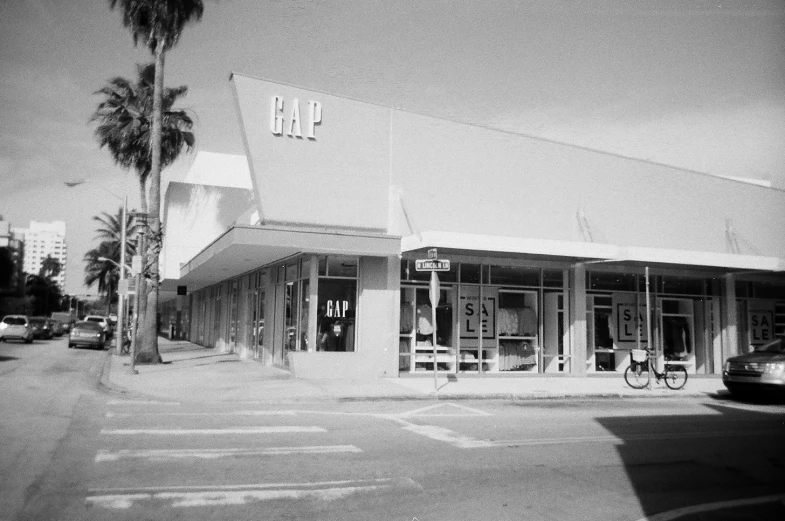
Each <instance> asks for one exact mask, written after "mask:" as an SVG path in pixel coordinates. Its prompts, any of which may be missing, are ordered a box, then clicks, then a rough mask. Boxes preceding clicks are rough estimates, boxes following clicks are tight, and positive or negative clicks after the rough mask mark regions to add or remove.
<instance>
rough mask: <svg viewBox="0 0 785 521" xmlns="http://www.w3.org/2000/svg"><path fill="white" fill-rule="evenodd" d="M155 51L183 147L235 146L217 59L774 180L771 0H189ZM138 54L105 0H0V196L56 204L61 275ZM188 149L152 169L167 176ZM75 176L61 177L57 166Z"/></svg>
mask: <svg viewBox="0 0 785 521" xmlns="http://www.w3.org/2000/svg"><path fill="white" fill-rule="evenodd" d="M204 4H205V10H204V16H203V18H202V20H201V22H199V23H197V24H193V25H189V26H187V27H186V29H185V31H184V33H183V37H182V39H181V40H180V42H179V44H178V45H177V47H175V48H174V49H173V50H172V51H170V52H169V53H168V54H167V59H166V84H167V86H178V85H187V86H188V89H189V93H188V96H187V97H186V98H184V99H183V101H182V102H181V104H180V106H181V107H182V108H185V109H187V110H189V111H190V112H191V114H192V116H193V117H194V119H195V123H196V124H195V133H196V139H197V143H196V150H197V151H199V150H203V151H208V152H224V153H231V154H244V153H245V150H244V148H243V143H242V138H241V135H240V128H239V124H238V122H237V117H236V111H235V107H234V101H233V96H232V92H231V89H230V84H229V75H230V73H232V72H237V73H242V74H244V75H249V76H254V77H258V78H262V79H266V80H271V81H275V82H280V83H286V84H290V85H295V86H299V87H303V88H306V89H310V90H315V91H320V92H325V93H328V94H334V95H338V96H344V97H348V98H353V99H358V100H363V101H369V102H374V103H379V104H382V105H384V106H390V107H396V108H401V109H404V110H410V111H412V112H418V113H422V114H428V115H432V116H437V117H442V118H445V119H450V120H454V121H460V122H467V123H472V124H476V125H481V126H486V127H490V128H498V129H502V130H506V131H511V132H519V133H522V134H525V135H528V136H533V137H539V138H543V139H548V140H554V141H559V142H564V143H571V144H575V145H579V146H584V147H588V148H592V149H596V150H600V151H607V152H611V153H615V154H621V155H624V156H628V157H634V158H640V159H644V160H647V161H654V162H658V163H663V164H667V165H672V166H676V167H681V168H685V169H690V170H695V171H699V172H705V173H710V174H717V175H725V176H735V177H747V178H754V179H759V180H763V181H767V182H770V183H771V184H772V185H773V186H774V187H778V188H785V2H782V1H779V0H771V1H756V0H744V1H727V0H722V1H700V0H694V1H690V2H683V1H680V0H674V1H665V0H663V1H655V0H652V1H643V0H618V1H611V0H595V1H592V2H580V1H577V0H575V1H562V0H540V1H535V0H517V1H514V0H506V1H502V0H476V1H469V0H464V1H460V0H453V1H447V0H343V1H341V0H333V1H328V0H205V1H204ZM148 61H152V57H151V56H150V54H149V52H148V51H147V50H146V49H145V48H143V47H134V45H133V40H132V38H131V35H130V33H129V32H128V30H127V29H125V28H124V27H123V26H122V23H121V16H120V13H119V12H118V11H112V10H110V9H109V3H108V1H106V0H0V215H2V216H3V217H4V219H5V220H6V221H10V222H11V224H12V226H14V227H20V228H24V227H27V226H28V224H29V222H30V221H32V220H35V221H45V222H48V221H55V220H62V221H65V222H66V227H67V235H66V241H67V244H68V255H69V258H68V263H67V265H66V269H67V282H66V292H67V293H69V294H86V293H95V291H96V290H95V288H92V289H88V288H86V287H84V285H83V279H84V263H83V261H82V259H83V257H84V254H85V252H86V251H87V250H89V249H90V248H93V247H95V246H96V245H97V242H95V241H93V237H94V235H95V229H96V227H97V226H96V224H97V223H95V222H94V221H93V219H92V218H93V216H96V215H99V214H101V213H102V212H109V213H115V212H117V210H118V209H119V207H120V205H121V204H122V203H121V202H122V197H123V196H125V195H127V196H128V201H129V208H135V207H138V204H139V202H138V201H139V196H138V183H137V182H136V180H135V177H134V174H133V173H132V172H126V171H124V170H122V169H121V168H119V167H117V166H116V165H114V164H113V162H112V159H111V157H110V155H109V153H108V152H107V151H106V150H101V149H99V147H98V145H97V142H96V140H95V137H94V135H93V132H94V130H95V126H94V125H92V124H90V123H89V118H90V115H91V114H92V112H93V111H94V110H95V107H96V105H97V103H98V101H99V97H98V96H96V95H94V92H95V91H97V90H98V89H100V88H101V87H102V86H103V85H104V84H105V83H106V82H107V80H109V79H110V78H112V77H115V76H124V77H127V78H133V77H134V75H135V71H136V64H137V63H145V62H148ZM194 156H195V153H192V154H190V155H187V156H184V157H182V158H181V159H180V160H178V162H177V163H175V164H174V165H172V166H171V167H169V168H168V169H167V170H165V171H164V174H163V180H164V184H165V183H166V182H168V181H178V180H181V179H182V178H183V177H184V175H185V173H186V172H187V170H188V167H189V165H190V163H191V162H192V161H193V158H194ZM77 179H84V180H87V181H88V182H87V183H84V184H82V185H79V186H77V187H74V188H67V187H66V186H65V184H64V182H66V181H72V180H77Z"/></svg>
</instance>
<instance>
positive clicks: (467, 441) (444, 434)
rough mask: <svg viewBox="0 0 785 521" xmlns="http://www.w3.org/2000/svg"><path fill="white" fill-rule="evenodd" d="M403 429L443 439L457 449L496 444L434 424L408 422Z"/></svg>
mask: <svg viewBox="0 0 785 521" xmlns="http://www.w3.org/2000/svg"><path fill="white" fill-rule="evenodd" d="M404 430H407V431H410V432H414V433H415V434H420V435H421V436H426V437H428V438H431V439H433V440H436V441H443V442H445V443H449V444H450V445H453V446H454V447H458V448H459V449H479V448H485V447H495V446H496V444H494V443H493V442H490V441H487V440H477V439H475V438H472V437H470V436H464V435H462V434H458V433H456V432H454V431H451V430H450V429H445V428H444V427H437V426H435V425H415V424H409V425H407V426H405V427H404Z"/></svg>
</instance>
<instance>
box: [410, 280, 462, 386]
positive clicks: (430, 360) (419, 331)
mask: <svg viewBox="0 0 785 521" xmlns="http://www.w3.org/2000/svg"><path fill="white" fill-rule="evenodd" d="M454 308H455V290H454V288H444V287H442V288H441V292H440V298H439V305H438V306H437V307H436V322H435V323H434V321H433V309H432V307H431V301H430V297H429V296H428V288H427V287H414V286H411V287H402V288H401V322H400V331H399V341H398V344H399V351H398V358H399V371H401V372H412V373H414V372H428V371H433V367H434V345H433V337H434V331H435V332H436V349H435V351H436V360H435V362H436V367H437V369H438V370H439V371H443V372H449V373H454V372H455V335H454V331H455V323H454V321H455V313H454Z"/></svg>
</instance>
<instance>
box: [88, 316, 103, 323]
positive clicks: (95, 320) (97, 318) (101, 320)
mask: <svg viewBox="0 0 785 521" xmlns="http://www.w3.org/2000/svg"><path fill="white" fill-rule="evenodd" d="M87 321H88V322H103V321H104V319H103V318H101V317H90V318H88V319H87Z"/></svg>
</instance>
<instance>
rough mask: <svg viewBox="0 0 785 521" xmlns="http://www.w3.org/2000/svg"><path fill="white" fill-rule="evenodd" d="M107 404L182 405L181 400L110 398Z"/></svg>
mask: <svg viewBox="0 0 785 521" xmlns="http://www.w3.org/2000/svg"><path fill="white" fill-rule="evenodd" d="M106 404H107V405H177V406H179V405H180V402H159V401H156V400H109V401H107V402H106Z"/></svg>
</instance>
